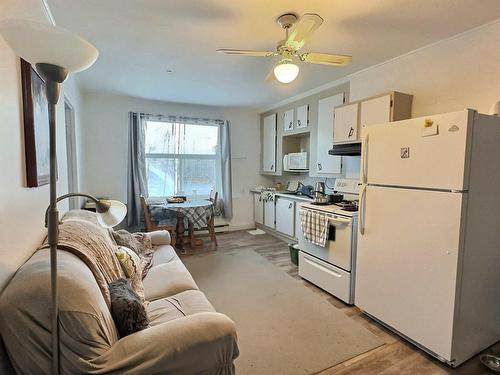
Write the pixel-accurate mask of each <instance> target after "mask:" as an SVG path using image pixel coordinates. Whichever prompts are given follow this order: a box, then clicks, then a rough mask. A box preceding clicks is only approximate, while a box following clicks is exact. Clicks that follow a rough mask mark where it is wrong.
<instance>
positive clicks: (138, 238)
mask: <svg viewBox="0 0 500 375" xmlns="http://www.w3.org/2000/svg"><path fill="white" fill-rule="evenodd" d="M113 238H114V239H115V241H116V244H117V245H119V246H126V247H128V248H129V249H132V250H133V251H134V252H135V253H136V254H137V255H139V258H141V268H142V278H143V279H144V278H145V277H146V275H147V273H148V271H149V269H150V268H151V265H152V259H153V253H154V249H153V245H152V244H151V237H149V235H147V234H146V233H129V232H127V231H126V230H125V229H120V230H118V231H116V232H115V231H113Z"/></svg>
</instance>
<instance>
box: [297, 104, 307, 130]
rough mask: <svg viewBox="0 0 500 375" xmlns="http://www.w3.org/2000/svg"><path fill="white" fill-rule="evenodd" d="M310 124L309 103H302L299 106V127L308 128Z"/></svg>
mask: <svg viewBox="0 0 500 375" xmlns="http://www.w3.org/2000/svg"><path fill="white" fill-rule="evenodd" d="M308 125H309V105H307V104H306V105H302V106H300V107H298V108H297V122H296V125H295V127H296V128H297V129H302V128H307V126H308Z"/></svg>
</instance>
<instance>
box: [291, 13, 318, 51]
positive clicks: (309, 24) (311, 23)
mask: <svg viewBox="0 0 500 375" xmlns="http://www.w3.org/2000/svg"><path fill="white" fill-rule="evenodd" d="M322 23H323V18H321V17H320V16H319V15H317V14H315V13H306V14H304V15H303V16H302V17H300V20H299V22H298V23H297V26H295V28H294V29H293V30H292V32H291V33H290V35H288V39H287V40H286V42H285V45H286V46H287V47H290V48H292V49H293V50H294V51H297V50H299V49H301V48H302V47H303V46H304V44H305V43H306V41H307V39H309V37H310V36H311V34H312V33H313V32H314V31H316V29H317V28H318V27H320V26H321V24H322Z"/></svg>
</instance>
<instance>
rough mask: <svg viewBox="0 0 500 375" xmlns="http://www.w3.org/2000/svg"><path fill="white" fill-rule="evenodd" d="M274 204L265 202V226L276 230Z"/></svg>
mask: <svg viewBox="0 0 500 375" xmlns="http://www.w3.org/2000/svg"><path fill="white" fill-rule="evenodd" d="M274 224H275V216H274V202H273V201H266V202H264V225H265V226H266V227H269V228H273V229H274V228H275V225H274Z"/></svg>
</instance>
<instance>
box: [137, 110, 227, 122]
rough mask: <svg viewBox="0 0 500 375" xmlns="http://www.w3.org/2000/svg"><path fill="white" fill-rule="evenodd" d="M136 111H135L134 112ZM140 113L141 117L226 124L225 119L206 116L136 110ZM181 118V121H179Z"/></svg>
mask: <svg viewBox="0 0 500 375" xmlns="http://www.w3.org/2000/svg"><path fill="white" fill-rule="evenodd" d="M132 113H134V112H132ZM135 113H136V114H138V115H139V116H140V117H156V118H158V119H160V120H161V119H168V120H171V122H187V123H189V122H194V123H195V124H196V123H198V122H204V123H216V124H219V125H224V123H225V121H224V120H221V119H210V118H206V117H189V116H175V115H155V114H151V113H145V112H135ZM179 120H180V121H179Z"/></svg>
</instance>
